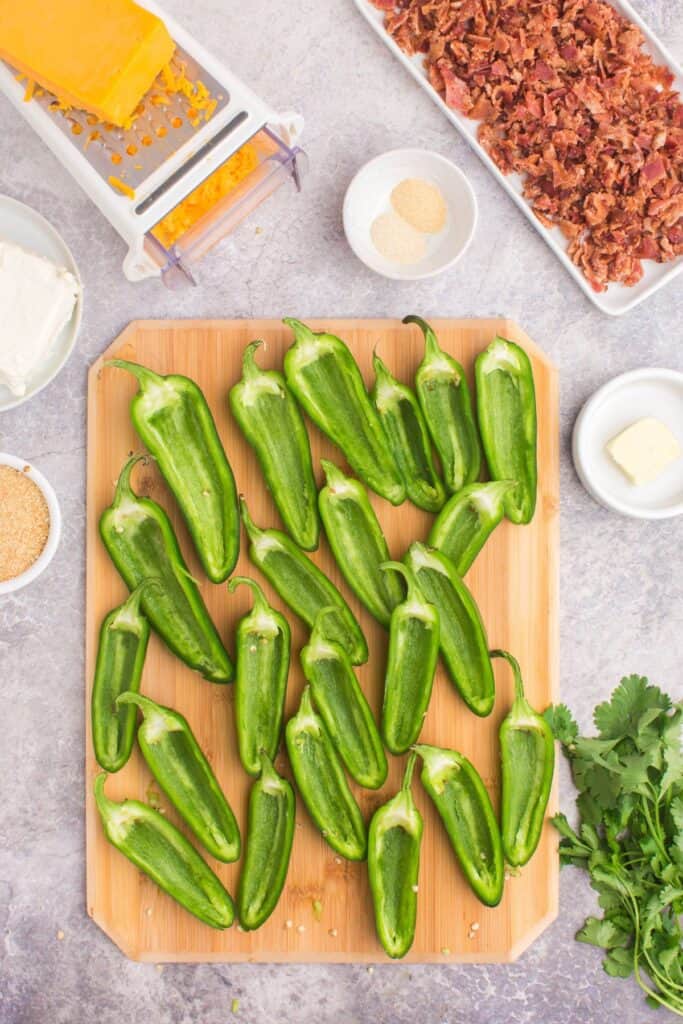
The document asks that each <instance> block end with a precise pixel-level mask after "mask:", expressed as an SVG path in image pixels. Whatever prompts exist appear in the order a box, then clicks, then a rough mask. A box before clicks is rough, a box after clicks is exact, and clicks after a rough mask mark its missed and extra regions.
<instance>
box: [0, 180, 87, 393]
mask: <svg viewBox="0 0 683 1024" xmlns="http://www.w3.org/2000/svg"><path fill="white" fill-rule="evenodd" d="M0 264H2V267H1V268H0V306H1V307H2V308H4V309H5V310H6V315H5V314H3V321H2V323H0V411H3V410H5V409H12V408H13V407H14V406H17V405H20V404H21V403H22V402H25V401H27V400H28V399H29V398H32V397H33V396H34V395H36V394H37V393H38V392H39V391H41V390H42V389H43V388H44V387H45V386H46V385H47V384H49V383H50V381H51V380H53V378H54V377H55V376H56V375H57V374H58V373H59V371H60V370H61V369H62V367H63V366H64V364H65V362H66V361H67V359H68V358H69V356H70V355H71V352H72V351H73V348H74V345H75V343H76V337H77V334H78V329H79V327H80V323H81V315H82V307H83V288H82V285H81V279H80V275H79V273H78V268H77V267H76V263H75V260H74V258H73V256H72V255H71V252H70V251H69V249H68V247H67V245H66V243H65V242H64V240H63V239H62V238H61V236H60V235H59V234H58V232H57V231H56V230H55V229H54V228H53V227H52V225H51V224H50V223H49V222H48V221H46V220H45V218H44V217H42V216H41V215H40V214H39V213H37V212H36V211H35V210H32V209H31V207H30V206H26V205H25V204H24V203H20V202H18V201H17V200H16V199H11V198H10V197H9V196H2V195H0Z"/></svg>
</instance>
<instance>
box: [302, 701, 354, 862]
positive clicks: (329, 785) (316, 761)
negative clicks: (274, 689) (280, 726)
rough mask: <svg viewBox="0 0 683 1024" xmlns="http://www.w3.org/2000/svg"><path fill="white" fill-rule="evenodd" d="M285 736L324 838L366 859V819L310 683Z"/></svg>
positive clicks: (306, 801)
mask: <svg viewBox="0 0 683 1024" xmlns="http://www.w3.org/2000/svg"><path fill="white" fill-rule="evenodd" d="M285 738H286V741H287V753H288V754H289V761H290V764H291V766H292V771H293V773H294V781H295V782H296V784H297V788H298V790H299V793H300V794H301V797H302V799H303V801H304V804H305V805H306V809H307V810H308V813H309V814H310V816H311V818H312V819H313V821H314V822H315V824H316V825H317V826H318V828H319V829H320V831H321V833H322V835H323V837H324V839H326V841H327V842H328V843H329V845H330V846H331V847H332V849H333V850H335V851H336V852H337V853H338V854H340V855H341V856H342V857H346V859H347V860H364V859H365V856H366V854H367V833H366V829H365V822H364V821H363V816H362V814H361V812H360V807H359V806H358V804H357V803H356V801H355V799H354V796H353V793H352V792H351V790H350V789H349V784H348V782H347V781H346V776H345V775H344V769H343V767H342V763H341V761H340V759H339V755H338V754H337V751H336V750H335V748H334V744H333V743H332V740H331V739H330V735H329V733H328V731H327V729H326V727H325V723H324V722H323V720H322V718H321V717H320V715H318V714H317V713H316V712H315V711H314V710H313V705H312V704H311V694H310V687H308V686H307V687H306V688H305V689H304V692H303V693H302V695H301V703H300V705H299V710H298V711H297V713H296V714H295V715H294V716H293V718H290V720H289V721H288V722H287V727H286V729H285Z"/></svg>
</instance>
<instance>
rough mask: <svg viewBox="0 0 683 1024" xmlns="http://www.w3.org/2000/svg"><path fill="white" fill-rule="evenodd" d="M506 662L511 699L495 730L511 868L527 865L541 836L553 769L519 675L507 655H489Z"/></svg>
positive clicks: (546, 729)
mask: <svg viewBox="0 0 683 1024" xmlns="http://www.w3.org/2000/svg"><path fill="white" fill-rule="evenodd" d="M491 657H492V658H505V660H506V661H507V662H508V664H509V665H510V667H511V668H512V671H513V674H514V678H515V699H514V701H513V704H512V707H511V709H510V711H509V713H508V714H507V715H506V716H505V718H504V719H503V721H502V724H501V727H500V733H499V737H500V757H501V771H502V795H501V831H502V835H503V850H504V852H505V859H506V860H507V862H508V863H509V864H512V865H513V867H522V865H524V864H526V863H527V862H528V861H529V860H531V857H532V855H533V854H534V852H535V850H536V847H537V846H538V843H539V840H540V838H541V832H542V830H543V822H544V820H545V812H546V808H547V806H548V800H549V799H550V790H551V788H552V784H553V771H554V769H555V742H554V739H553V733H552V729H551V728H550V726H549V725H548V723H547V722H546V720H545V718H543V716H542V715H539V714H538V712H537V711H534V709H533V708H532V706H531V704H529V701H528V700H527V699H526V697H525V696H524V684H523V682H522V673H521V672H520V669H519V665H518V663H517V661H516V659H515V658H513V657H512V655H511V654H508V652H507V651H491Z"/></svg>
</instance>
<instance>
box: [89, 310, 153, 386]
mask: <svg viewBox="0 0 683 1024" xmlns="http://www.w3.org/2000/svg"><path fill="white" fill-rule="evenodd" d="M142 323H144V321H143V320H131V321H130V323H129V324H127V325H126V326H125V327H124V328H123V330H122V331H121V333H120V334H117V336H116V337H115V338H114V339H113V341H110V343H109V344H108V345H107V347H106V348H105V350H104V352H101V353H100V354H99V356H98V357H97V359H95V360H94V362H93V363H91V364H90V369H89V370H88V387H90V386H91V385H92V384H93V383H94V382H95V381H96V380H97V378H98V377H99V375H100V372H101V370H102V367H103V366H104V364H105V363H106V361H107V359H110V358H111V357H112V356H114V355H119V354H120V349H121V346H122V345H125V344H126V342H128V341H131V342H132V340H133V339H134V338H135V335H136V334H137V332H138V330H139V328H140V324H142Z"/></svg>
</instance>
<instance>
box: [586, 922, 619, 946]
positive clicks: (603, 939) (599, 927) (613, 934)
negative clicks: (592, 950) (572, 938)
mask: <svg viewBox="0 0 683 1024" xmlns="http://www.w3.org/2000/svg"><path fill="white" fill-rule="evenodd" d="M622 936H623V932H621V931H620V930H619V929H618V928H617V926H616V925H615V924H613V923H612V921H610V920H609V919H608V918H605V917H603V918H599V917H587V918H586V923H585V924H584V926H583V928H581V929H580V931H578V932H577V933H576V941H577V942H587V943H589V944H590V945H591V946H600V948H601V949H610V948H611V947H612V946H616V945H617V944H618V940H619V939H620V938H621V937H622Z"/></svg>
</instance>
